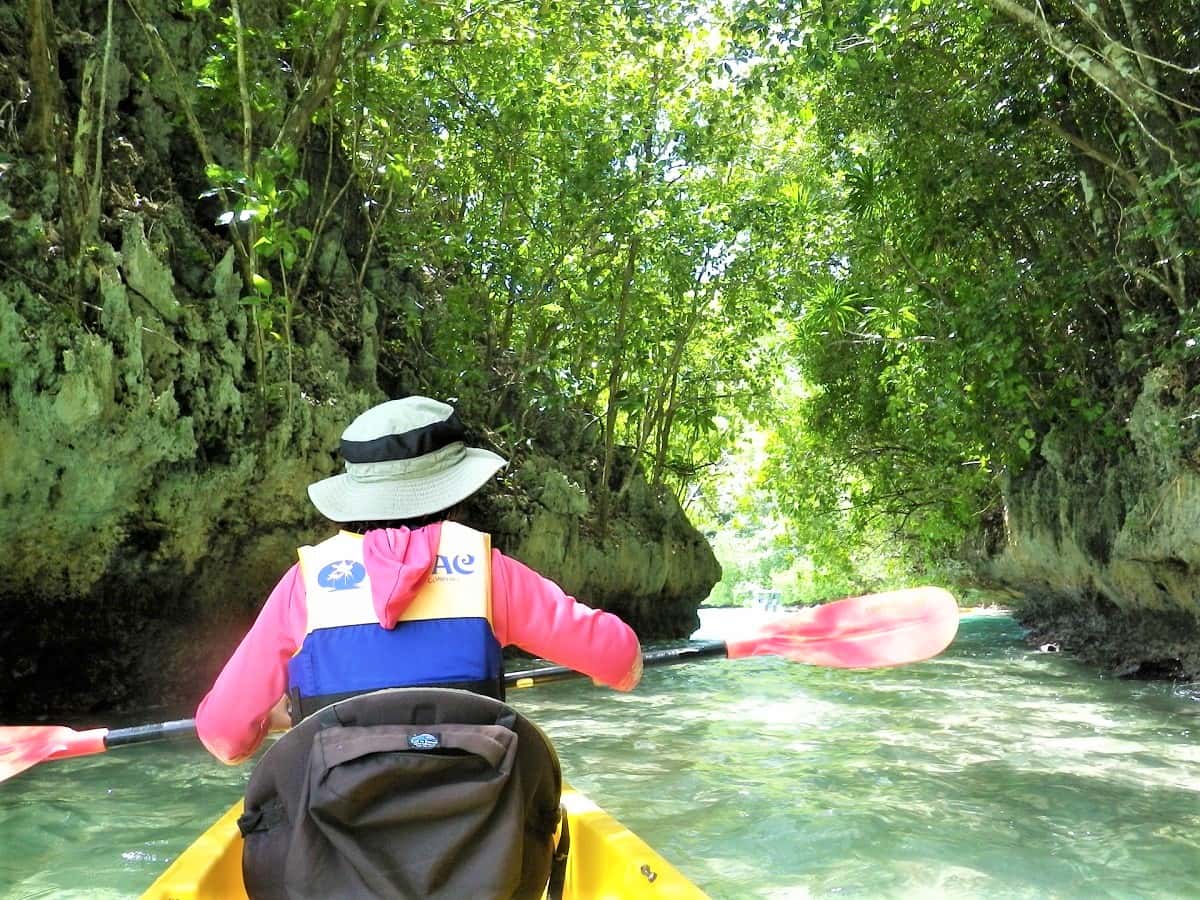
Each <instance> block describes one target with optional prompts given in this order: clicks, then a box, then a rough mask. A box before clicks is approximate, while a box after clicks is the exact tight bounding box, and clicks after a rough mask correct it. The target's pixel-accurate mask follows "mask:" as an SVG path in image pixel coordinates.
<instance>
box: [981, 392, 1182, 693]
mask: <svg viewBox="0 0 1200 900" xmlns="http://www.w3.org/2000/svg"><path fill="white" fill-rule="evenodd" d="M1177 383H1178V382H1177V379H1175V378H1174V377H1173V376H1172V373H1170V372H1169V371H1166V370H1161V369H1160V370H1156V371H1153V372H1151V373H1149V374H1148V375H1147V377H1146V379H1145V381H1144V384H1143V387H1142V391H1141V394H1140V396H1139V397H1138V400H1137V402H1136V403H1135V405H1134V408H1133V410H1132V412H1131V414H1130V417H1129V421H1128V423H1127V428H1128V431H1129V435H1130V437H1131V439H1132V444H1133V447H1134V452H1133V453H1129V454H1127V455H1125V456H1124V457H1123V458H1121V459H1119V461H1117V462H1113V463H1109V464H1106V465H1103V466H1101V465H1096V464H1094V463H1092V462H1090V461H1089V460H1088V459H1087V458H1086V457H1084V456H1082V455H1081V454H1080V453H1079V452H1078V450H1077V449H1076V448H1074V447H1072V446H1071V444H1070V443H1069V442H1068V441H1066V440H1064V439H1062V438H1061V436H1059V435H1056V434H1055V433H1053V432H1052V433H1051V434H1050V435H1048V436H1047V438H1046V440H1045V442H1044V445H1043V448H1042V451H1041V457H1042V458H1041V464H1039V465H1036V466H1031V467H1030V469H1029V470H1028V471H1027V472H1025V473H1023V474H1022V475H1020V476H1019V477H1017V478H1014V479H1013V480H1012V481H1011V483H1010V484H1008V485H1007V486H1006V491H1005V497H1006V501H1007V522H1006V527H1007V532H1008V540H1007V546H1006V548H1005V550H1004V552H1003V553H1002V554H1001V555H1000V556H999V557H998V558H996V559H994V560H993V561H991V563H990V564H989V565H988V566H987V567H986V568H987V569H988V570H989V573H990V574H991V575H993V576H995V577H996V578H998V579H999V580H1000V581H1002V582H1003V583H1005V584H1007V585H1009V586H1011V587H1014V588H1016V589H1017V590H1019V591H1021V592H1022V593H1023V594H1024V595H1025V600H1024V601H1022V602H1019V603H1018V605H1017V609H1016V612H1017V615H1018V617H1019V618H1020V619H1021V620H1022V621H1023V622H1024V623H1025V624H1027V625H1029V626H1031V627H1032V628H1033V629H1034V631H1035V633H1034V639H1035V640H1036V641H1037V642H1039V643H1041V642H1043V641H1045V640H1048V639H1052V640H1055V641H1058V642H1060V643H1061V644H1062V645H1063V649H1064V650H1067V651H1073V652H1076V653H1077V654H1079V655H1080V656H1081V658H1083V659H1085V660H1087V661H1091V662H1096V663H1098V664H1100V665H1102V666H1104V667H1105V668H1106V669H1109V670H1111V671H1114V672H1116V673H1118V674H1122V675H1135V674H1136V675H1144V676H1153V677H1159V676H1164V675H1165V676H1171V677H1192V678H1195V677H1200V460H1197V459H1193V458H1190V457H1189V456H1188V454H1187V452H1186V450H1185V448H1186V447H1187V446H1188V445H1189V443H1188V438H1189V437H1190V436H1191V435H1190V434H1189V431H1190V430H1191V429H1193V428H1194V427H1195V426H1194V423H1193V420H1191V419H1189V418H1188V409H1187V408H1185V404H1183V403H1182V402H1181V401H1182V400H1183V397H1182V396H1181V392H1179V391H1178V390H1177V389H1176V384H1177Z"/></svg>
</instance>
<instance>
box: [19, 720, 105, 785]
mask: <svg viewBox="0 0 1200 900" xmlns="http://www.w3.org/2000/svg"><path fill="white" fill-rule="evenodd" d="M107 734H108V729H107V728H93V729H92V730H90V731H76V730H75V729H73V728H68V727H67V726H65V725H11V726H6V727H3V728H0V781H7V780H8V779H9V778H12V777H13V776H14V775H16V774H18V773H20V772H24V771H25V770H26V769H28V768H29V767H30V766H36V765H37V764H38V763H40V762H43V761H44V760H47V759H65V758H66V757H68V756H87V755H88V754H91V753H103V752H104V750H105V746H104V738H105V736H106V735H107Z"/></svg>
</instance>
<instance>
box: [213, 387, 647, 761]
mask: <svg viewBox="0 0 1200 900" xmlns="http://www.w3.org/2000/svg"><path fill="white" fill-rule="evenodd" d="M341 450H342V457H343V460H344V462H345V472H344V473H342V474H340V475H336V476H333V477H331V478H326V479H324V480H322V481H318V482H316V483H314V484H311V485H309V487H308V494H309V497H310V499H311V500H312V502H313V504H314V505H315V506H316V508H317V510H318V511H320V512H321V514H322V515H324V516H325V517H326V518H328V519H330V520H331V521H332V522H334V523H337V524H339V525H341V526H342V530H341V531H339V533H338V534H337V535H335V536H333V537H331V538H329V539H328V540H326V541H323V542H322V543H320V544H318V545H316V546H315V547H301V548H300V550H299V552H298V555H299V561H298V562H297V563H295V564H293V565H292V566H291V568H289V569H288V571H287V572H286V573H285V574H284V576H283V578H282V579H281V580H280V581H279V583H278V584H277V585H276V586H275V588H274V590H272V591H271V594H270V596H269V597H268V598H267V601H266V604H265V605H264V606H263V608H262V611H261V612H260V613H259V615H258V618H257V619H256V621H255V622H254V625H253V626H252V627H251V628H250V630H249V632H248V633H247V634H246V636H245V637H244V638H243V640H242V641H241V643H240V644H239V646H238V647H237V649H236V650H235V651H234V653H233V655H232V656H231V657H230V659H229V661H228V662H227V663H226V664H225V666H224V668H223V669H222V670H221V673H220V674H219V675H218V677H217V679H216V681H215V683H214V684H213V686H212V688H211V690H209V692H208V694H207V695H206V696H205V697H204V699H203V701H201V703H200V706H199V708H198V710H197V711H196V731H197V733H198V734H199V737H200V740H201V741H202V742H203V744H204V746H205V747H206V748H208V750H209V752H210V753H212V754H213V755H214V756H215V757H217V758H218V759H220V760H222V761H223V762H225V763H229V764H231V765H232V764H237V763H239V762H242V761H244V760H246V759H247V758H249V757H250V756H251V755H253V754H254V752H255V751H256V750H257V749H258V747H259V745H260V744H261V743H262V741H263V739H264V738H265V736H266V735H267V733H268V732H269V731H273V730H279V729H283V728H287V727H288V726H289V725H292V724H295V723H296V722H298V721H300V719H302V718H303V717H304V716H306V715H308V714H310V713H312V712H313V711H315V710H316V709H319V708H321V707H322V706H324V705H326V704H328V703H332V702H335V701H337V700H340V699H344V698H347V697H351V696H355V695H358V694H363V693H367V692H370V691H375V690H380V689H383V688H389V687H411V686H438V687H457V688H466V689H469V690H472V691H475V692H477V693H481V694H488V695H491V696H494V697H497V698H499V699H503V696H502V695H503V685H504V681H503V666H502V657H501V648H503V647H505V646H509V645H515V646H517V647H519V648H521V649H522V650H525V651H526V652H529V653H532V654H534V655H536V656H540V657H543V658H545V659H548V660H550V661H552V662H555V663H557V664H559V665H564V666H568V667H570V668H572V669H575V670H576V671H579V672H582V673H583V674H585V675H589V676H591V678H592V679H593V680H594V681H595V682H596V683H597V684H601V685H607V686H610V687H613V688H615V689H616V690H619V691H629V690H632V689H633V688H634V686H636V685H637V683H638V681H639V680H640V679H641V675H642V655H641V647H640V645H639V643H638V639H637V636H636V635H635V634H634V632H633V630H632V629H631V628H630V627H629V626H628V625H626V624H625V623H624V622H623V621H622V620H621V619H620V618H618V617H617V616H615V615H612V614H611V613H607V612H603V611H601V610H596V609H592V608H590V607H588V606H585V605H584V604H582V603H580V602H578V601H577V600H575V599H574V598H573V597H570V596H568V595H567V594H566V593H565V592H564V591H563V589H562V588H560V587H559V586H558V585H557V584H555V583H554V582H553V581H551V580H549V579H547V578H545V577H543V576H541V575H539V574H538V573H537V572H535V571H534V570H533V569H531V568H529V567H528V566H525V565H523V564H522V563H520V562H518V561H517V560H515V559H512V558H511V557H508V556H505V555H504V554H503V553H501V552H500V551H498V550H492V549H490V545H489V538H488V536H487V535H486V534H483V533H481V532H477V531H474V530H472V529H470V528H467V527H466V526H464V525H461V524H459V523H457V522H454V521H453V516H454V510H453V508H454V507H455V506H456V505H457V504H459V503H461V502H462V501H463V500H465V499H466V498H468V497H469V496H471V495H472V494H474V493H475V492H476V491H478V490H479V489H480V488H482V487H483V486H484V484H486V483H487V482H488V481H489V480H490V479H491V477H492V476H493V475H494V474H495V473H496V472H497V471H499V469H500V468H502V467H503V466H504V465H506V462H505V460H504V459H502V458H501V457H500V456H497V455H496V454H494V453H491V452H490V451H487V450H483V449H478V448H468V447H467V446H466V443H465V429H464V427H463V425H462V423H461V421H460V420H459V418H458V415H457V413H456V412H455V410H454V409H453V408H452V407H451V406H449V405H447V404H445V403H441V402H439V401H436V400H432V399H429V398H427V397H419V396H414V397H407V398H404V399H400V400H391V401H388V402H386V403H382V404H379V405H378V406H375V407H372V408H371V409H369V410H367V411H366V412H364V413H363V414H362V415H360V416H358V417H357V418H356V419H355V420H354V421H353V422H352V423H351V424H350V426H349V427H348V428H346V430H345V431H344V432H343V434H342V445H341ZM289 707H290V713H289V711H288V710H289Z"/></svg>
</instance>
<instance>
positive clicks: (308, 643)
mask: <svg viewBox="0 0 1200 900" xmlns="http://www.w3.org/2000/svg"><path fill="white" fill-rule="evenodd" d="M299 555H300V571H301V575H302V576H303V579H304V590H305V595H306V598H307V606H308V621H307V625H306V634H305V637H304V642H303V643H302V644H301V646H300V650H299V651H298V652H297V653H296V655H295V656H293V657H292V659H291V661H290V662H289V664H288V693H289V695H290V696H291V699H292V707H293V709H292V716H293V719H294V720H296V721H299V719H300V718H302V717H304V716H306V715H309V714H311V713H312V712H314V711H315V710H316V709H319V708H320V707H322V706H325V705H328V704H329V703H332V702H336V701H337V700H341V699H344V698H346V697H350V696H353V695H355V694H361V693H366V692H369V691H376V690H380V689H382V688H392V687H415V686H441V687H462V688H466V689H468V690H474V691H477V692H479V693H485V694H489V695H492V696H498V695H499V694H502V693H503V672H504V669H503V660H502V657H501V652H500V644H499V642H498V641H497V640H496V635H495V633H494V632H493V631H492V623H491V584H492V578H491V546H490V538H489V536H488V535H486V534H484V533H482V532H478V531H474V530H472V529H470V528H467V527H466V526H464V525H459V524H457V523H455V522H444V523H442V533H441V539H440V541H439V543H438V551H437V560H436V562H435V564H434V568H433V571H432V572H431V573H430V575H429V578H428V579H427V581H426V582H425V584H424V585H422V587H421V588H420V589H419V590H418V592H417V595H416V596H415V597H414V598H413V600H412V602H411V603H410V604H409V606H408V608H407V609H405V611H404V613H403V614H402V615H401V616H400V620H399V622H397V624H396V627H395V628H392V629H388V628H384V627H383V626H382V625H380V624H379V619H378V617H377V616H376V613H375V604H374V600H373V597H372V592H371V579H370V576H369V575H368V574H367V569H366V566H365V565H364V564H363V554H362V535H358V534H352V533H350V532H347V531H343V532H339V533H338V534H337V535H335V536H333V537H331V538H329V539H328V540H326V541H322V542H321V543H320V544H317V545H316V546H315V547H301V548H300V551H299Z"/></svg>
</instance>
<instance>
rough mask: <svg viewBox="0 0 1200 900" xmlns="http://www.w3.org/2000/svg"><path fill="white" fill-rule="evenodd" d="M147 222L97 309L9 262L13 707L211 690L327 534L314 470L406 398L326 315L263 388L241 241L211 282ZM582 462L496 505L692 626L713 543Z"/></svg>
mask: <svg viewBox="0 0 1200 900" xmlns="http://www.w3.org/2000/svg"><path fill="white" fill-rule="evenodd" d="M145 234H146V231H145V228H144V223H142V222H140V221H138V220H137V218H136V217H131V218H130V220H129V221H128V222H126V224H125V227H123V228H122V230H121V235H122V241H121V243H120V244H119V246H113V247H110V248H108V252H107V254H106V262H105V263H104V264H103V266H102V267H101V270H100V279H101V284H102V285H103V297H104V305H103V308H102V309H101V310H99V311H98V314H97V321H96V322H95V324H94V325H93V326H92V327H82V326H81V324H80V323H79V322H78V321H72V320H71V319H70V318H69V317H67V316H63V315H62V314H61V311H57V310H55V309H53V308H51V307H50V306H48V304H47V303H46V301H45V300H44V298H42V297H40V296H39V295H38V294H37V293H36V292H34V291H31V290H30V289H29V288H28V287H27V286H26V285H24V284H22V283H20V282H19V281H17V280H15V279H10V280H4V281H0V458H2V459H3V461H4V465H3V466H0V540H2V541H3V544H4V546H5V547H7V548H8V550H9V553H8V562H7V565H5V566H3V567H0V612H2V615H0V660H2V661H3V668H4V672H3V676H4V677H3V678H0V710H2V711H3V716H2V718H3V719H4V720H5V721H14V720H16V719H19V718H28V717H31V716H36V715H38V714H42V713H45V714H49V715H54V714H58V715H73V714H78V713H86V712H87V711H88V710H90V709H98V708H108V707H111V706H113V705H118V706H120V705H126V706H128V705H139V704H145V703H148V702H154V701H162V702H167V703H178V704H179V705H180V707H181V708H186V706H187V705H188V704H190V703H192V702H194V701H195V700H196V699H198V698H199V696H201V695H202V693H203V691H204V690H205V689H206V687H207V685H208V684H209V683H210V682H211V679H212V677H213V676H214V675H215V672H216V671H217V670H218V669H219V667H220V665H221V664H222V663H223V661H224V659H225V658H226V657H227V655H228V653H229V652H230V651H231V650H232V648H233V646H234V645H235V643H236V641H237V640H238V639H239V638H240V636H241V634H242V633H243V632H244V631H245V629H246V628H247V627H248V626H249V624H250V622H251V621H252V620H253V616H254V615H255V613H256V610H257V608H258V607H259V606H260V605H261V603H262V600H263V599H264V598H265V596H266V593H267V592H268V591H269V589H270V587H271V586H272V585H273V584H274V582H275V581H276V580H277V578H278V577H279V576H280V575H281V574H282V573H283V572H284V571H285V570H286V568H287V567H288V566H289V565H290V564H291V562H292V561H294V558H295V555H294V551H295V547H296V546H298V545H299V544H302V543H306V542H311V541H314V540H319V539H320V538H321V537H323V536H324V535H326V534H328V533H329V530H330V526H329V525H328V523H323V522H322V521H321V520H320V517H319V516H318V515H317V514H316V513H315V511H314V510H313V509H312V508H311V506H310V504H309V502H308V499H307V495H306V492H305V487H306V485H307V484H309V483H310V482H311V481H314V480H316V479H318V478H321V477H324V476H326V475H329V474H333V472H334V471H335V469H336V468H337V467H338V465H339V463H338V461H337V457H336V449H337V446H338V440H339V437H340V434H341V430H342V429H343V428H344V427H345V425H346V423H347V422H348V421H349V420H350V419H351V418H353V416H354V415H356V414H357V413H358V412H360V411H361V410H363V409H365V408H367V407H368V406H370V405H372V404H374V403H377V402H380V401H382V400H384V399H386V397H385V396H384V394H383V393H382V392H381V391H380V390H379V389H378V388H377V387H375V386H374V379H373V375H374V373H373V372H367V373H366V374H367V376H369V377H364V370H363V366H364V362H363V359H364V358H363V355H362V353H361V352H359V353H357V354H353V355H352V354H351V353H349V352H347V351H346V350H344V349H342V347H341V346H339V344H338V343H337V341H336V340H334V338H333V337H332V336H331V335H330V334H329V333H327V332H325V331H323V330H321V329H319V328H316V327H315V326H310V330H309V332H308V333H307V335H306V340H305V341H304V343H303V345H300V344H296V345H295V346H294V347H292V348H291V354H292V366H293V375H294V379H295V380H293V381H291V382H287V383H280V382H279V381H271V382H268V383H266V384H264V385H260V384H259V383H258V382H257V380H256V378H255V375H254V371H253V370H254V367H255V351H254V345H253V340H252V338H251V336H250V327H251V326H250V324H249V323H248V321H247V313H246V307H245V306H244V305H243V304H241V303H239V297H240V294H241V290H240V284H239V283H238V277H237V276H236V274H234V272H233V270H232V258H231V255H225V256H223V257H222V258H221V259H220V260H219V262H217V263H216V264H215V265H214V266H213V268H212V271H211V272H210V273H209V275H208V277H207V278H205V279H204V280H203V284H204V288H205V293H204V294H203V295H195V294H192V293H191V292H190V291H188V290H187V289H186V288H185V287H183V286H181V285H180V284H178V283H176V280H175V279H174V277H173V276H172V274H171V270H170V269H168V268H165V267H164V266H163V264H162V262H161V260H160V259H159V257H158V256H157V255H156V251H155V248H153V247H151V246H150V245H149V244H148V243H147V240H146V237H145ZM148 294H149V295H152V296H147V295H148ZM370 306H371V308H372V309H374V303H372V304H371V305H370ZM271 352H272V355H273V357H274V359H275V361H276V366H275V368H274V369H273V370H272V371H273V372H274V373H278V372H279V371H280V370H279V367H278V362H279V359H280V358H281V356H282V354H283V353H284V352H285V348H283V347H282V346H276V347H274V348H273V349H272V351H271ZM352 356H353V364H352V363H351V358H352ZM260 391H261V393H260ZM585 483H586V480H585V479H584V478H583V476H582V473H581V472H571V471H569V470H568V469H566V468H564V467H563V466H562V465H561V464H559V463H556V462H554V461H553V460H551V459H550V458H548V457H539V456H532V457H530V458H528V459H527V460H525V461H524V462H523V463H521V464H519V465H518V466H517V467H515V470H514V471H513V472H511V473H509V474H508V476H507V477H506V478H505V480H504V483H503V485H501V486H500V487H498V488H497V489H496V490H494V491H492V492H490V493H489V494H486V495H484V503H483V505H481V507H480V509H479V516H480V519H481V521H480V524H481V525H483V526H486V527H490V528H493V529H494V531H495V540H496V545H497V546H499V547H500V548H501V549H504V550H507V551H508V552H511V553H512V555H514V556H516V557H517V558H519V559H522V560H524V561H526V562H527V563H529V564H531V565H533V566H535V567H536V568H538V569H539V570H540V571H542V572H543V573H545V574H546V575H547V576H549V577H551V578H554V579H555V580H558V581H559V582H560V583H562V584H564V585H565V586H566V587H567V589H568V590H569V591H571V592H573V593H575V594H576V595H577V596H579V597H580V598H582V599H585V600H586V601H587V602H591V603H593V604H595V605H602V606H607V607H608V608H611V609H613V610H615V611H617V612H619V613H620V614H622V615H623V616H625V617H626V618H627V619H628V621H630V622H631V624H633V625H634V626H635V627H637V628H638V629H639V631H640V632H641V633H642V634H643V635H644V636H646V637H666V636H673V637H679V636H683V635H686V634H687V633H688V632H689V631H690V630H691V629H692V627H693V626H694V622H695V609H696V607H697V605H698V604H699V603H700V601H701V600H702V599H703V598H704V597H705V596H706V595H707V593H708V590H709V589H710V588H711V586H712V584H713V583H715V581H716V580H717V579H718V578H719V577H720V570H719V567H718V566H717V564H716V561H715V559H714V557H713V555H712V552H711V550H710V549H709V548H708V546H707V544H706V543H705V542H704V540H703V538H702V537H701V536H700V535H699V533H698V532H696V531H695V530H694V529H693V528H692V527H691V526H690V525H689V524H688V522H687V520H686V517H685V516H684V515H683V513H682V512H681V511H680V510H679V508H678V506H676V505H675V504H674V501H673V500H672V499H670V498H667V499H665V500H663V499H658V498H655V497H652V496H650V494H649V492H648V491H647V490H646V489H645V487H644V483H643V482H640V481H637V482H635V485H636V486H635V488H634V489H632V490H631V491H630V492H629V493H628V496H627V498H626V500H625V502H624V503H623V504H622V506H621V508H620V509H619V510H618V512H617V514H616V515H615V516H614V518H613V519H612V521H611V522H610V523H609V527H607V528H606V529H603V530H598V529H596V528H595V526H594V522H593V521H592V519H593V518H594V516H593V513H592V509H591V503H590V501H589V498H588V496H587V495H586V493H585V492H584V489H583V487H582V485H583V484H585Z"/></svg>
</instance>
